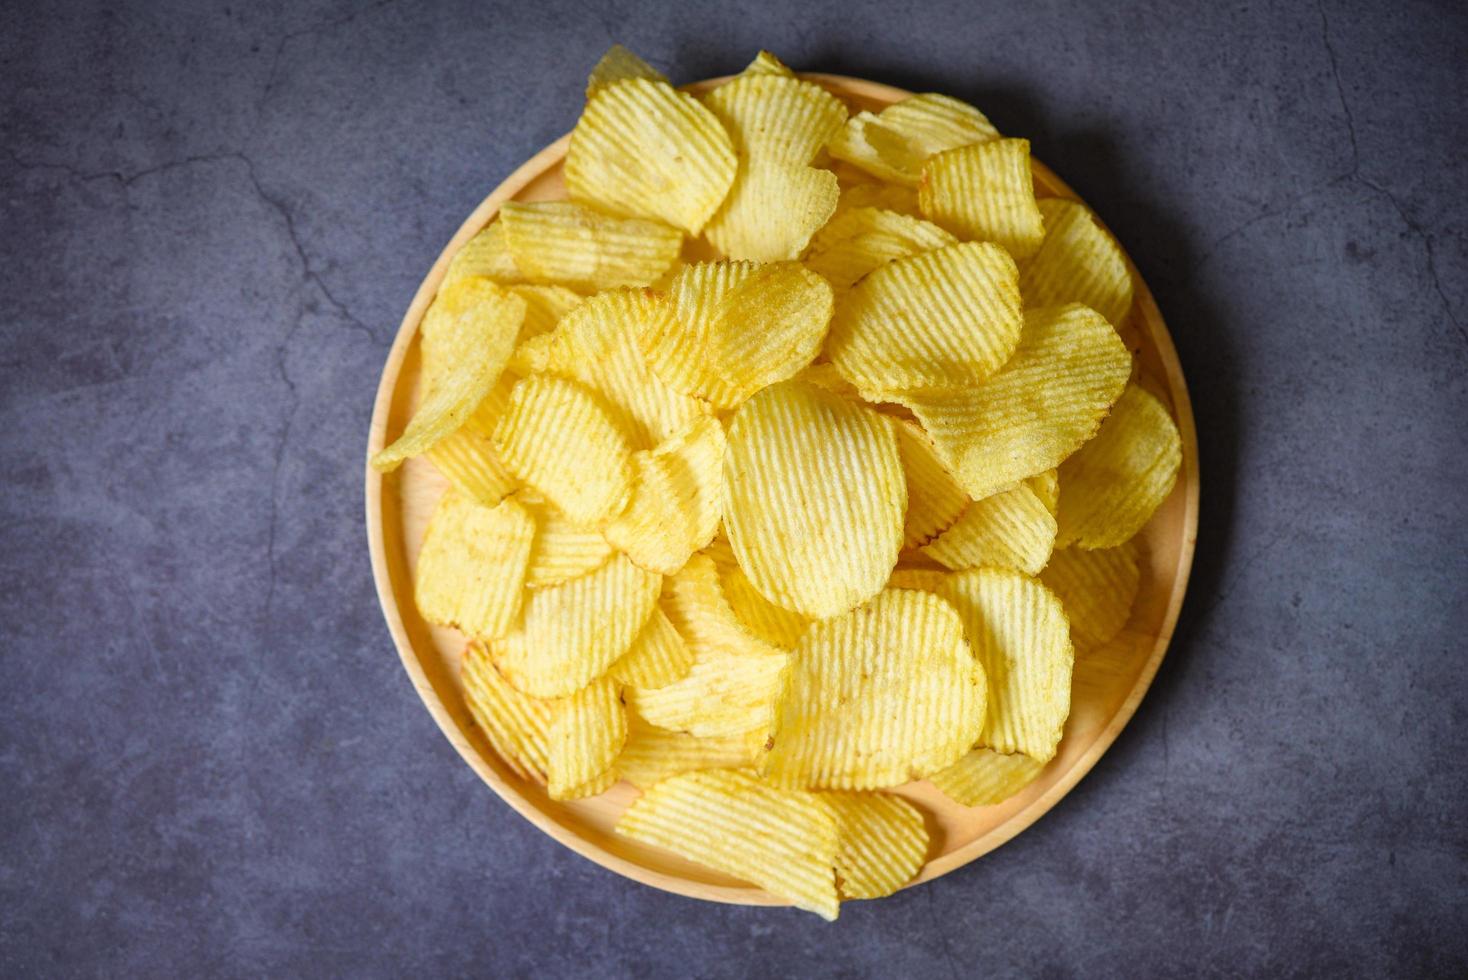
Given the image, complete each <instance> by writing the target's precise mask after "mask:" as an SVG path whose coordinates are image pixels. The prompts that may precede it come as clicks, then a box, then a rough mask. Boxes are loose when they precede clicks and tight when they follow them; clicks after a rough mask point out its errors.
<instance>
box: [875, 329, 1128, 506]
mask: <svg viewBox="0 0 1468 980" xmlns="http://www.w3.org/2000/svg"><path fill="white" fill-rule="evenodd" d="M1024 322H1025V325H1024V330H1023V331H1022V333H1021V334H1020V342H1019V346H1018V347H1017V348H1016V349H1015V352H1014V356H1013V357H1011V358H1010V359H1009V361H1008V363H1006V364H1005V365H1004V367H1003V369H1001V370H1000V371H998V372H996V373H995V374H993V375H992V376H990V377H989V378H987V379H985V380H984V381H983V382H981V383H979V384H978V385H976V386H973V387H971V388H948V389H931V390H927V391H917V392H910V393H908V394H906V395H904V396H902V402H903V404H905V405H906V406H907V407H908V408H910V409H912V411H913V414H914V415H916V416H917V418H918V421H920V422H921V423H922V425H923V428H924V429H925V430H926V431H927V433H928V435H930V436H931V437H932V438H933V444H934V445H935V446H937V447H938V454H939V455H940V456H941V457H942V458H943V460H944V462H946V463H947V464H948V467H949V469H950V470H952V471H953V474H954V476H956V477H957V478H958V482H959V483H960V484H962V486H963V488H964V489H965V490H967V491H968V494H969V496H970V497H973V498H974V499H975V500H979V499H982V498H984V497H987V496H989V495H990V494H991V493H994V492H996V491H998V490H1002V489H1004V488H1006V487H1008V486H1012V485H1013V484H1014V483H1015V482H1017V481H1019V480H1023V479H1025V478H1026V477H1029V476H1034V475H1035V474H1037V473H1042V472H1044V471H1045V470H1048V469H1051V468H1052V467H1054V466H1056V465H1058V464H1059V463H1060V461H1061V460H1063V459H1065V457H1067V456H1069V455H1070V454H1071V453H1073V452H1075V450H1076V449H1078V448H1079V447H1080V445H1081V443H1083V442H1085V441H1086V440H1087V439H1089V438H1090V437H1091V436H1092V435H1094V434H1095V432H1096V429H1097V427H1099V426H1100V424H1101V420H1102V419H1103V418H1104V417H1105V416H1106V411H1107V409H1108V408H1109V407H1110V406H1111V403H1112V402H1114V401H1115V400H1116V399H1117V398H1118V397H1119V396H1120V395H1121V391H1122V389H1123V388H1124V387H1126V380H1127V377H1128V376H1129V375H1130V374H1131V370H1132V355H1131V353H1130V352H1129V351H1128V350H1127V349H1126V345H1124V344H1123V343H1122V342H1121V338H1120V337H1118V336H1117V335H1116V331H1115V330H1113V329H1112V328H1111V325H1110V324H1109V323H1107V322H1106V320H1105V319H1104V318H1102V316H1101V315H1100V314H1099V313H1096V312H1095V311H1094V310H1090V309H1087V308H1086V307H1084V306H1051V307H1046V308H1045V309H1043V310H1030V311H1028V312H1026V313H1025V319H1024Z"/></svg>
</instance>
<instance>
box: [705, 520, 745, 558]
mask: <svg viewBox="0 0 1468 980" xmlns="http://www.w3.org/2000/svg"><path fill="white" fill-rule="evenodd" d="M699 553H700V554H703V555H707V556H708V557H709V558H711V559H713V562H714V564H716V565H717V566H719V567H720V568H728V567H729V566H731V565H738V564H739V562H738V560H737V559H735V557H734V547H733V546H732V545H731V544H729V536H728V535H727V534H725V533H724V528H723V525H720V526H719V532H718V533H717V534H715V535H714V539H713V540H712V541H710V542H709V546H708V547H707V548H702V549H700V551H699Z"/></svg>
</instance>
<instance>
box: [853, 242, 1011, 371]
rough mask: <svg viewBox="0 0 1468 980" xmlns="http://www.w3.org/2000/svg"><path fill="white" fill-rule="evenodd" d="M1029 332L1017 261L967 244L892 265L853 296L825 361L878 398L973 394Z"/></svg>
mask: <svg viewBox="0 0 1468 980" xmlns="http://www.w3.org/2000/svg"><path fill="white" fill-rule="evenodd" d="M1023 322H1024V321H1023V318H1022V317H1021V315H1020V301H1019V273H1018V272H1017V271H1016V269H1015V265H1014V260H1013V259H1011V258H1010V257H1009V255H1008V254H1007V253H1006V252H1005V251H1004V250H1003V249H1002V248H999V247H998V246H997V245H990V244H988V243H984V242H964V243H961V244H957V245H949V246H947V247H946V248H939V249H935V250H933V251H930V252H922V253H919V254H917V255H912V256H908V257H907V258H902V259H895V260H893V261H892V262H889V263H887V264H886V265H883V266H881V267H879V268H878V269H876V270H874V271H873V272H872V273H871V274H869V275H868V276H867V277H866V278H865V279H863V280H861V282H859V283H857V284H856V285H855V286H854V287H852V289H851V291H850V292H848V293H846V294H845V295H843V296H842V297H841V303H840V304H839V305H838V306H837V308H836V315H835V316H834V318H833V319H832V320H831V336H830V338H829V339H828V340H827V341H826V355H827V356H828V357H830V359H831V363H832V364H835V365H836V368H837V369H838V370H839V371H840V372H841V373H842V374H843V375H845V376H846V378H847V379H848V380H850V381H851V382H852V383H853V384H855V385H857V386H859V387H861V388H864V389H869V390H872V391H877V392H892V391H901V390H903V389H908V388H919V387H928V386H938V385H966V384H971V383H973V382H976V381H979V380H981V379H983V378H985V377H987V376H988V375H990V374H992V373H994V371H995V370H997V369H998V368H999V366H1000V365H1002V364H1003V363H1004V362H1005V361H1007V360H1008V359H1009V356H1010V355H1011V354H1012V353H1013V352H1014V349H1015V345H1016V344H1018V343H1019V339H1020V328H1021V326H1022V324H1023Z"/></svg>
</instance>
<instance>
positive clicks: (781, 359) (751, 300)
mask: <svg viewBox="0 0 1468 980" xmlns="http://www.w3.org/2000/svg"><path fill="white" fill-rule="evenodd" d="M669 300H670V305H669V314H670V315H669V316H667V317H665V318H664V319H661V320H653V321H650V322H649V323H648V324H647V326H646V327H645V328H644V329H643V331H642V333H641V337H640V340H641V343H642V349H643V351H644V352H645V353H646V354H647V360H648V363H649V364H650V365H651V366H652V369H653V371H654V372H656V373H657V375H658V376H659V377H660V378H662V379H663V380H664V381H666V382H667V383H668V384H669V385H670V386H672V387H673V388H675V389H677V390H678V391H681V392H683V393H685V394H688V395H694V396H697V397H698V398H702V399H703V400H704V401H707V402H710V403H712V404H713V405H714V406H716V407H718V408H721V409H728V408H734V407H735V406H737V405H738V404H739V403H741V402H742V401H744V400H745V399H746V398H748V397H749V396H750V395H752V394H754V393H755V392H756V391H758V390H760V389H761V388H763V387H765V386H766V385H770V384H774V383H775V382H777V381H781V380H783V379H785V378H788V377H790V376H791V375H793V374H795V373H796V372H797V371H799V370H800V369H801V368H803V367H805V366H806V365H807V364H809V363H810V362H811V360H812V359H813V358H814V357H815V356H816V353H817V352H818V351H819V350H820V349H821V341H822V340H824V339H825V336H826V328H827V327H828V326H829V325H830V322H831V313H832V311H833V310H834V309H835V299H834V296H833V294H832V292H831V287H830V286H829V285H827V283H826V281H825V280H824V279H822V278H821V277H820V276H818V275H816V274H815V273H814V272H811V271H810V270H809V269H807V268H805V267H804V266H802V265H801V264H800V263H798V262H770V263H765V264H759V263H755V262H699V263H695V264H693V265H689V266H685V267H684V268H683V269H681V270H679V272H678V274H677V275H675V276H674V277H673V280H672V283H671V285H670V286H669Z"/></svg>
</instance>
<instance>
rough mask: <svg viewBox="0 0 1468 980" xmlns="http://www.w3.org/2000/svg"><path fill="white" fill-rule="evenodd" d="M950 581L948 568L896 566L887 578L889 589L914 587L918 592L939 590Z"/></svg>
mask: <svg viewBox="0 0 1468 980" xmlns="http://www.w3.org/2000/svg"><path fill="white" fill-rule="evenodd" d="M946 581H948V570H947V569H946V568H900V567H899V568H894V569H893V570H892V577H891V578H890V579H888V580H887V588H889V589H912V590H914V591H917V592H937V591H938V590H939V589H941V588H942V587H943V583H944V582H946Z"/></svg>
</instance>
